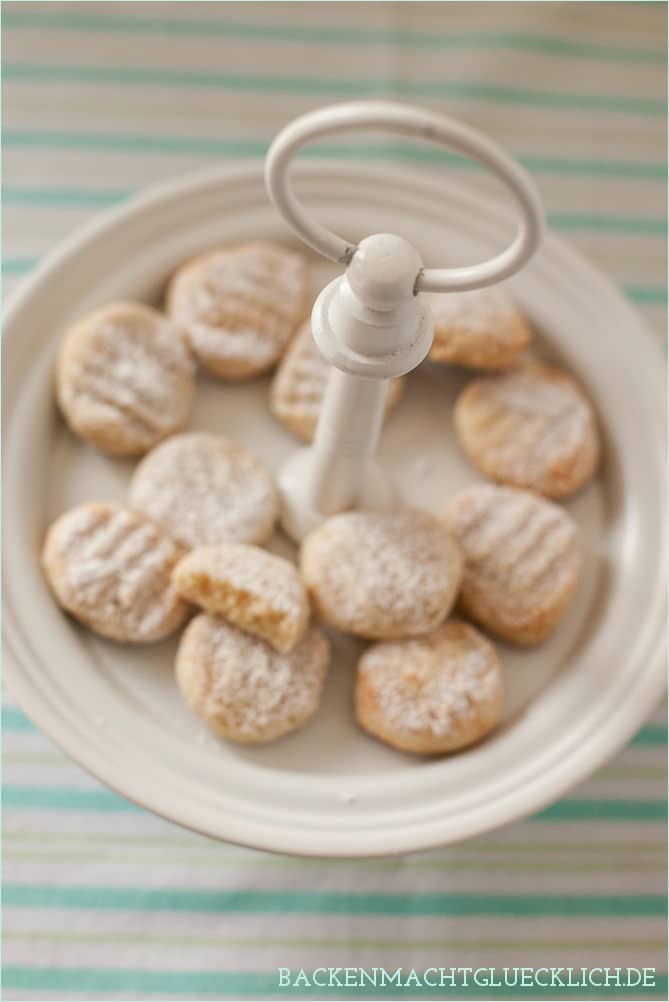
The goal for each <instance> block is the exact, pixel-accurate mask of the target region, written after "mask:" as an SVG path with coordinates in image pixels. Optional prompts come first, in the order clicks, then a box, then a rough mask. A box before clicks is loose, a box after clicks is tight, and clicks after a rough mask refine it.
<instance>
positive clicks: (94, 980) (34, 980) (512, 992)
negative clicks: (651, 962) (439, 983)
mask: <svg viewBox="0 0 669 1002" xmlns="http://www.w3.org/2000/svg"><path fill="white" fill-rule="evenodd" d="M395 966H397V965H393V970H394V969H395ZM297 973H298V972H297V970H295V971H294V972H293V977H296V976H297ZM340 973H341V969H340ZM392 973H393V972H392V971H389V974H391V975H392ZM408 975H409V970H406V971H405V972H404V977H405V978H407V977H408ZM576 976H577V975H576ZM322 977H323V975H322V974H321V975H319V978H322ZM436 977H438V975H436V976H435V974H434V973H431V974H430V975H429V980H431V981H434V980H436ZM565 977H566V976H565ZM510 978H511V975H510V976H509V979H510ZM2 980H3V985H4V987H5V988H12V989H15V990H23V991H30V990H32V991H51V992H54V991H60V992H64V991H74V992H77V993H81V992H117V993H121V992H123V993H128V992H129V993H134V994H137V995H143V994H151V995H175V994H183V995H186V996H189V997H190V998H194V997H198V998H199V997H200V996H202V995H214V996H216V997H221V996H222V995H228V996H232V997H233V998H234V997H239V996H248V997H251V998H255V999H264V998H266V997H267V996H280V997H281V996H282V997H283V998H287V999H289V998H294V997H295V996H296V995H297V996H305V997H307V998H313V997H314V996H315V995H317V996H321V995H325V996H328V995H330V996H331V997H333V998H339V999H341V998H370V997H372V998H373V997H378V998H382V999H383V998H386V999H387V998H418V999H422V998H425V997H428V998H443V999H460V998H462V997H463V996H464V997H466V998H472V999H492V998H505V999H516V998H518V997H521V998H522V997H523V996H525V997H527V998H544V997H546V998H575V997H577V996H576V995H575V994H574V991H575V989H574V988H567V987H564V988H556V987H550V988H544V987H541V986H539V985H532V986H531V987H528V988H521V987H515V986H513V985H510V986H504V987H499V988H497V987H495V988H491V987H488V988H479V987H476V986H472V985H471V983H469V984H468V985H467V986H466V987H465V986H463V985H462V983H459V984H456V985H455V986H454V987H453V988H449V987H445V988H431V987H429V986H425V987H421V988H420V989H416V988H399V987H395V986H390V987H389V986H388V985H385V986H383V987H381V986H378V987H377V988H373V987H371V988H370V987H369V986H365V987H359V988H345V989H342V988H341V987H337V986H336V985H335V986H333V987H332V988H331V989H327V988H326V989H323V988H318V989H315V988H314V987H312V986H305V987H300V986H299V985H298V986H297V987H291V988H290V989H285V988H283V989H282V988H280V987H279V973H278V970H276V971H271V972H262V971H261V972H255V971H254V972H247V971H244V972H236V971H220V972H219V971H182V970H171V971H169V972H167V971H147V970H128V969H125V970H118V969H117V970H114V969H112V968H100V967H97V968H90V967H85V968H81V967H77V968H69V967H27V966H19V965H15V964H12V965H3V979H2ZM667 983H668V982H667V976H666V975H664V974H659V975H656V976H655V985H654V987H653V988H631V989H630V988H624V989H623V988H618V987H616V986H610V987H602V988H594V987H588V988H587V989H580V990H578V989H577V991H578V992H580V994H581V995H584V997H587V998H593V997H594V998H602V999H609V998H611V997H620V998H666V989H667ZM585 992H587V996H585Z"/></svg>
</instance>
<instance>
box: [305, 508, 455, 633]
mask: <svg viewBox="0 0 669 1002" xmlns="http://www.w3.org/2000/svg"><path fill="white" fill-rule="evenodd" d="M301 568H302V576H303V578H304V581H305V583H306V585H307V588H308V590H309V592H310V595H311V598H312V600H313V602H314V605H315V608H316V610H317V611H318V613H319V615H320V616H321V617H322V618H323V619H324V620H325V622H326V623H329V624H330V625H331V626H336V627H337V628H338V629H340V630H344V631H346V632H347V633H354V634H356V635H357V636H360V637H369V638H371V639H381V640H383V639H390V638H394V637H407V636H415V635H417V634H420V633H426V632H427V631H428V630H432V629H434V627H435V626H437V625H438V624H439V623H440V622H441V621H442V619H444V617H445V616H446V615H447V614H448V612H449V611H450V609H451V606H452V605H453V602H454V601H455V596H456V594H457V591H458V587H459V585H460V579H461V576H462V557H461V555H460V550H459V547H458V546H457V544H456V543H455V541H454V540H453V538H452V537H451V536H450V535H449V534H448V532H447V531H446V529H445V528H444V526H443V525H441V524H440V523H439V522H438V521H437V519H435V518H433V517H432V516H431V515H428V514H427V512H420V511H413V510H410V509H404V510H398V511H391V512H354V511H349V512H344V513H342V514H340V515H335V516H334V517H333V518H329V519H328V520H327V521H326V522H324V523H323V524H322V525H320V526H319V527H318V528H317V529H315V530H314V531H313V532H312V533H311V534H310V535H309V536H307V538H306V539H305V541H304V543H303V544H302V553H301Z"/></svg>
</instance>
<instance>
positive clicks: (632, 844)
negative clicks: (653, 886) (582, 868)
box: [2, 828, 667, 868]
mask: <svg viewBox="0 0 669 1002" xmlns="http://www.w3.org/2000/svg"><path fill="white" fill-rule="evenodd" d="M2 837H3V839H4V840H5V841H7V842H10V841H18V842H20V843H22V844H23V843H27V842H30V841H35V840H37V841H41V838H42V836H41V834H40V833H39V832H34V831H30V830H29V829H25V828H23V829H19V830H15V831H12V830H7V829H6V828H5V830H4V831H3V833H2ZM49 839H50V841H51V842H56V843H58V842H60V843H63V842H65V843H66V844H76V845H79V844H85V843H89V842H90V843H91V844H94V845H101V846H103V852H104V847H105V846H108V847H109V846H110V847H114V848H120V849H121V850H124V849H125V848H128V847H129V848H133V847H135V848H151V849H153V848H155V847H158V848H161V847H162V848H165V847H172V846H177V847H184V848H189V849H194V850H197V851H199V852H206V853H211V852H215V853H216V854H217V856H219V857H222V858H225V849H224V848H223V847H222V846H221V843H220V842H217V841H216V840H214V839H210V838H207V837H206V836H203V835H196V834H194V833H193V834H190V835H171V834H165V835H142V834H129V833H127V832H120V831H114V832H113V833H110V834H105V833H103V832H89V831H86V832H50V833H49ZM230 851H231V858H235V859H238V858H240V857H241V856H242V855H243V854H244V853H245V852H246V850H245V849H232V850H230ZM445 851H446V853H447V854H448V858H452V857H453V855H454V854H455V855H460V854H462V853H464V854H472V853H476V854H481V853H483V854H486V855H490V854H495V853H506V854H508V853H512V854H513V855H519V854H520V853H521V852H522V853H525V854H528V853H529V854H534V855H537V854H540V855H541V854H544V855H545V854H548V853H557V855H559V856H563V855H566V854H570V853H577V854H580V855H582V856H583V858H588V857H589V856H591V855H593V854H594V855H596V856H602V857H607V856H608V857H609V858H613V857H615V856H616V855H619V854H622V855H624V856H626V857H627V858H629V857H630V856H639V855H642V856H643V857H644V858H645V859H647V858H649V857H650V856H652V855H654V854H657V855H658V856H659V857H661V860H662V861H663V862H666V857H667V852H666V846H665V844H664V842H654V841H649V840H648V839H645V840H639V839H637V840H629V839H616V840H615V841H609V840H605V841H604V840H602V841H600V842H598V843H591V842H582V841H581V842H574V841H568V842H567V841H565V840H562V841H559V842H549V841H545V840H544V839H542V840H541V841H540V842H528V841H527V839H526V838H524V839H521V840H520V841H504V842H500V841H497V840H496V839H495V838H494V837H491V836H489V835H486V836H483V837H481V839H480V840H476V839H475V840H469V841H467V842H465V843H461V844H460V845H459V846H455V847H449V848H448V849H447V850H445ZM266 858H267V860H268V861H276V862H277V863H280V865H281V866H318V865H319V863H320V862H321V860H319V859H318V858H316V857H300V856H273V855H270V854H267V857H266ZM437 858H444V859H445V858H447V857H446V856H443V857H442V856H440V857H437ZM380 862H381V861H380V860H378V859H330V860H328V865H330V866H341V867H345V868H348V867H350V866H360V867H367V866H371V867H375V866H378V865H379V863H380ZM384 865H386V864H385V863H384ZM391 865H394V861H392V860H391Z"/></svg>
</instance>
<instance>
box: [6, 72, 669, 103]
mask: <svg viewBox="0 0 669 1002" xmlns="http://www.w3.org/2000/svg"><path fill="white" fill-rule="evenodd" d="M2 75H3V79H4V81H5V82H6V83H11V82H15V83H30V84H37V83H62V84H96V85H100V84H101V85H109V84H112V85H116V86H119V85H120V86H123V87H127V86H130V87H179V88H189V89H192V88H194V89H212V88H213V89H221V90H230V91H251V92H256V93H262V94H305V95H309V96H313V95H323V96H331V97H349V98H360V97H381V96H393V95H394V96H398V97H400V96H401V97H426V98H438V97H441V98H444V97H445V98H455V99H459V100H474V101H491V102H495V103H501V104H516V105H527V106H529V107H535V108H544V109H547V110H548V109H553V110H569V111H581V112H583V111H605V112H616V113H625V114H633V115H662V116H665V115H666V107H667V105H666V101H664V100H659V99H657V98H651V97H629V96H627V95H625V94H583V93H573V94H572V93H568V92H555V91H539V90H532V89H530V88H523V87H506V86H502V85H499V84H491V83H482V82H481V83H479V82H464V81H441V80H432V81H425V80H418V81H408V80H396V79H389V80H370V79H367V78H364V79H357V80H356V79H349V78H343V77H342V78H340V79H330V78H326V77H320V76H283V75H278V74H277V75H269V74H268V75H263V74H259V73H257V74H250V73H221V72H214V71H211V70H208V71H201V70H199V71H194V70H188V71H186V70H168V69H154V68H152V67H143V66H133V67H130V66H64V65H63V66H61V65H51V66H50V65H47V64H45V63H12V62H6V63H5V64H4V66H3V68H2Z"/></svg>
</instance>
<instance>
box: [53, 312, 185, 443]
mask: <svg viewBox="0 0 669 1002" xmlns="http://www.w3.org/2000/svg"><path fill="white" fill-rule="evenodd" d="M194 388H195V366H194V365H193V361H192V359H191V356H190V352H189V351H188V347H187V345H186V342H185V341H184V339H183V337H182V336H181V334H180V333H179V332H178V331H177V330H176V328H175V327H174V326H173V325H172V323H170V321H169V320H167V318H166V317H164V316H163V315H162V314H161V313H158V312H157V311H156V310H152V309H150V308H149V307H148V306H142V305H141V304H140V303H112V304H111V305H110V306H104V307H102V309H100V310H96V312H95V313H91V314H89V315H88V316H86V317H84V318H83V319H82V320H79V321H78V323H76V324H75V325H74V327H72V328H70V330H69V331H68V332H67V334H66V335H65V339H64V341H63V344H62V347H61V350H60V356H59V360H58V371H57V395H58V403H59V404H60V408H61V410H62V412H63V415H64V416H65V420H66V421H67V423H68V425H69V426H70V428H71V429H72V431H73V432H75V434H77V435H80V436H81V437H82V438H85V439H86V440H87V441H88V442H90V443H91V444H92V445H95V446H97V448H98V449H102V450H103V451H104V452H109V453H112V454H113V455H117V456H134V455H140V454H141V453H144V452H147V451H148V450H149V449H151V448H152V447H153V446H154V445H155V444H156V443H157V442H159V441H160V440H161V439H163V438H165V437H166V436H167V435H171V434H172V432H174V431H177V430H178V429H179V428H183V426H184V425H185V424H186V422H187V421H188V417H189V415H190V410H191V404H192V401H193V391H194Z"/></svg>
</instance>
